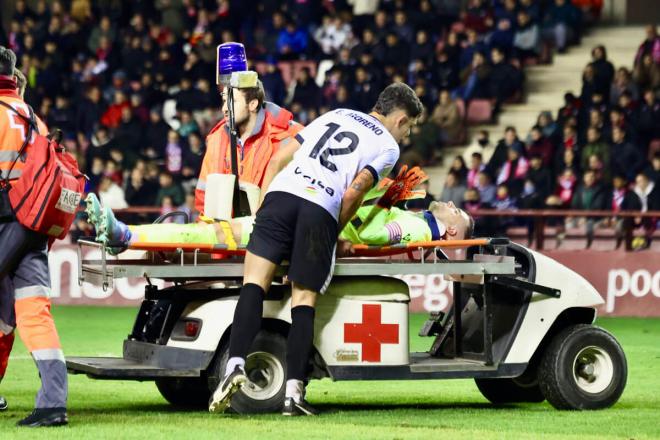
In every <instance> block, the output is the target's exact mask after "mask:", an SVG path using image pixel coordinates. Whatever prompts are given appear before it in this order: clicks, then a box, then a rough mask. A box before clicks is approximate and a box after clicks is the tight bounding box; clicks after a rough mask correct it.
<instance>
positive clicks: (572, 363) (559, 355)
mask: <svg viewBox="0 0 660 440" xmlns="http://www.w3.org/2000/svg"><path fill="white" fill-rule="evenodd" d="M627 377H628V366H627V363H626V355H625V354H624V353H623V350H622V349H621V346H620V345H619V343H618V342H617V340H616V339H615V338H614V336H612V335H611V334H610V333H608V332H607V331H605V330H603V329H602V328H600V327H595V326H592V325H586V324H579V325H574V326H571V327H568V328H566V329H564V330H563V331H562V332H560V333H559V334H557V335H556V336H555V337H554V338H553V339H552V342H551V343H550V345H549V346H548V348H547V350H546V351H545V353H544V354H543V358H542V359H541V365H540V367H539V385H540V387H541V390H542V391H543V394H544V395H545V398H546V399H548V402H550V404H552V406H554V407H555V408H557V409H602V408H608V407H610V406H612V405H614V403H616V401H617V400H619V397H621V393H623V389H624V388H625V386H626V379H627Z"/></svg>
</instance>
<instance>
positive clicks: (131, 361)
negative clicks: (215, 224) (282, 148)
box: [67, 238, 626, 413]
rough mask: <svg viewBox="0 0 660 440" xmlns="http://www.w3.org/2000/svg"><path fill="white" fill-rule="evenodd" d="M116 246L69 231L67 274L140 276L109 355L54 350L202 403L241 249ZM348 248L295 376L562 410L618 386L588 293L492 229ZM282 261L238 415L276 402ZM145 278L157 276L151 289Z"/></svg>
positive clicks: (94, 373) (175, 400) (90, 367)
mask: <svg viewBox="0 0 660 440" xmlns="http://www.w3.org/2000/svg"><path fill="white" fill-rule="evenodd" d="M455 248H461V251H460V252H459V253H457V254H458V258H457V259H449V258H447V256H446V255H445V254H444V252H443V250H447V249H455ZM129 251H130V252H126V253H124V254H122V255H121V256H120V258H117V257H112V256H110V255H108V254H107V253H106V251H105V249H104V247H103V246H101V245H100V244H99V243H96V242H93V241H84V240H83V241H79V242H78V252H79V281H80V282H81V283H82V282H89V283H92V284H95V285H97V286H102V287H103V288H105V289H107V288H111V287H112V286H113V283H114V281H115V280H118V279H120V278H141V279H144V280H146V281H147V285H146V286H145V296H144V299H143V300H142V303H141V305H140V307H139V310H138V312H137V315H136V318H135V322H134V325H133V328H132V330H130V333H129V335H128V337H127V338H126V339H125V340H124V341H123V354H122V356H121V357H75V356H74V357H68V358H67V367H68V369H69V372H71V373H74V374H86V375H88V376H89V377H91V378H94V379H115V380H137V381H145V380H148V381H154V382H155V383H156V386H157V387H158V390H159V391H160V393H161V394H162V395H163V397H164V398H165V399H166V400H168V401H169V402H171V403H172V404H175V405H179V406H180V405H186V406H187V405H193V406H201V407H204V406H205V405H207V402H208V399H209V395H210V393H212V392H213V391H214V390H215V389H216V387H217V385H218V383H219V380H220V377H221V374H222V372H224V368H225V364H226V361H227V359H228V340H229V334H230V332H231V326H232V321H233V316H234V311H235V307H236V303H237V301H238V297H239V292H240V286H241V282H242V278H243V261H244V260H243V255H242V254H243V253H244V252H245V249H229V248H228V247H227V246H217V245H216V246H213V245H207V246H202V245H184V244H176V243H175V244H169V243H155V244H153V243H152V244H147V243H136V244H133V245H132V246H131V247H130V249H129ZM354 251H355V253H354V255H352V256H351V257H349V258H339V259H338V260H337V262H336V264H335V269H334V277H333V279H332V282H331V283H330V285H329V287H328V290H327V291H326V293H325V294H324V295H321V296H319V297H318V298H317V303H316V318H315V330H314V355H313V356H312V358H311V359H310V371H309V377H308V379H318V378H324V377H329V378H331V379H332V380H336V381H337V380H393V379H396V380H417V379H452V378H473V379H474V380H475V381H476V384H477V386H478V388H479V390H480V391H481V392H482V394H483V395H484V396H485V397H486V398H488V399H489V400H491V401H492V402H494V403H514V402H541V401H543V400H544V399H547V400H549V401H550V403H551V404H552V405H553V406H556V407H557V408H570V409H584V408H590V409H597V408H606V407H608V406H611V405H612V404H614V403H615V402H616V401H617V399H618V398H619V396H620V395H621V393H622V391H623V387H624V386H625V381H626V379H625V378H626V370H625V362H626V361H625V355H624V353H623V351H622V350H621V348H620V346H619V345H618V344H617V343H616V341H615V340H614V338H613V337H612V336H611V335H609V334H606V332H604V331H603V330H602V329H599V328H597V327H594V326H592V325H589V324H591V323H593V321H594V319H595V316H596V310H595V308H596V307H597V306H599V305H601V304H603V300H602V298H601V296H600V295H599V293H598V292H597V291H596V290H595V289H594V288H593V286H591V285H590V284H589V283H588V282H587V281H586V280H584V278H582V277H580V276H579V275H578V274H576V273H574V272H572V271H571V270H570V269H568V268H567V267H565V266H563V265H561V264H559V263H557V262H556V261H554V260H552V259H550V258H548V257H547V256H545V255H542V254H540V253H538V252H535V251H533V250H531V249H528V248H525V247H524V246H521V245H518V244H516V243H510V242H509V241H508V240H507V239H493V238H483V239H475V240H464V241H441V242H426V243H411V244H407V245H392V246H385V247H374V246H354ZM397 254H399V255H397ZM285 273H286V264H284V265H282V266H281V267H280V268H279V270H278V272H277V273H276V282H275V283H274V284H273V285H272V286H271V288H270V290H269V292H268V294H267V295H266V298H265V301H264V307H263V315H262V328H261V330H260V332H259V334H258V335H257V338H256V339H255V343H254V344H253V346H252V349H251V350H252V352H251V353H250V354H249V355H248V358H247V363H246V370H247V372H248V376H249V378H250V382H251V385H250V387H248V388H245V389H243V390H242V391H240V392H239V393H237V394H236V395H235V396H234V397H233V398H232V403H231V405H232V408H233V409H234V410H235V411H237V412H239V413H254V412H274V411H279V410H280V409H281V406H282V403H283V399H284V390H285V387H286V386H285V385H286V384H285V382H286V381H285V377H286V376H285V365H286V337H287V332H288V328H289V326H290V325H291V314H290V299H291V293H290V286H289V285H287V284H286V283H284V282H282V281H283V280H282V279H281V278H278V277H280V276H283V275H284V274H285ZM406 275H410V276H412V277H415V276H417V275H421V276H424V275H427V277H426V280H438V279H443V278H444V281H443V282H446V281H451V283H446V284H445V285H451V292H439V291H437V290H438V289H436V290H435V291H434V292H433V295H434V296H435V297H434V298H431V297H427V296H426V293H424V297H423V298H419V292H415V291H413V290H412V289H411V288H410V286H409V285H408V284H407V283H406V281H405V279H406V278H405V276H406ZM152 279H160V280H164V281H167V282H170V283H169V284H168V285H166V286H165V287H159V286H158V285H156V284H152V282H151V280H152ZM440 297H443V298H445V299H446V302H444V304H443V305H442V306H440V305H438V304H440V303H438V302H436V303H435V304H436V305H435V306H433V304H432V307H431V308H432V310H433V311H432V313H431V314H430V316H429V318H428V320H427V321H426V322H425V323H424V324H423V325H422V327H421V328H420V330H419V335H420V336H421V337H426V338H428V339H427V340H428V341H429V345H428V349H427V350H425V351H421V352H416V351H411V350H410V348H411V347H410V344H409V334H410V333H409V323H410V321H409V313H410V306H411V303H412V302H413V300H416V301H419V300H420V299H422V300H424V302H425V305H426V300H433V299H436V300H437V299H438V298H440ZM439 309H443V310H444V311H442V312H441V311H440V310H439ZM612 341H614V342H612ZM567 353H570V355H569V354H567ZM576 353H577V355H576ZM540 359H552V360H557V359H560V360H561V359H564V360H565V362H564V361H562V362H559V361H556V362H555V361H553V362H549V361H548V362H539V360H540ZM541 382H542V383H543V386H541ZM548 389H550V390H553V391H552V392H547V393H546V392H545V391H544V390H548Z"/></svg>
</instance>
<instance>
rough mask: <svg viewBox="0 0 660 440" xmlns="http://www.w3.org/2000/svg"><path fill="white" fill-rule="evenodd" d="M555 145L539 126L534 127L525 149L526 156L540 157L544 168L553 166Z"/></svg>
mask: <svg viewBox="0 0 660 440" xmlns="http://www.w3.org/2000/svg"><path fill="white" fill-rule="evenodd" d="M554 149H555V148H554V145H552V142H551V141H550V139H548V138H547V137H546V136H544V134H543V130H542V129H541V127H539V126H538V125H535V126H534V127H532V130H531V131H530V134H529V141H528V142H527V146H526V148H525V152H526V156H527V157H532V156H539V157H540V158H541V160H542V163H543V166H546V167H547V166H552V160H553V157H554Z"/></svg>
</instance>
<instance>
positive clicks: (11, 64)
mask: <svg viewBox="0 0 660 440" xmlns="http://www.w3.org/2000/svg"><path fill="white" fill-rule="evenodd" d="M15 68H16V54H15V53H14V51H13V50H11V49H7V48H6V47H4V46H0V75H6V76H12V75H14V69H15Z"/></svg>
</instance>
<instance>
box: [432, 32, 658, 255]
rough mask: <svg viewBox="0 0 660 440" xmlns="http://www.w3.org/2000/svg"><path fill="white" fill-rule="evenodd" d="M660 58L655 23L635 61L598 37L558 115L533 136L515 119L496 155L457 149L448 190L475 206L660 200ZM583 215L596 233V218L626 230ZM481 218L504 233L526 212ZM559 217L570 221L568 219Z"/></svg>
mask: <svg viewBox="0 0 660 440" xmlns="http://www.w3.org/2000/svg"><path fill="white" fill-rule="evenodd" d="M659 62H660V36H658V34H657V33H656V28H655V27H654V26H648V27H647V36H646V39H645V40H644V41H643V42H642V44H641V45H640V47H639V50H638V52H637V54H636V55H635V58H634V63H633V69H632V71H631V70H630V69H628V68H626V67H619V68H618V69H615V68H614V66H613V65H612V63H610V62H609V61H608V60H607V51H606V48H605V47H602V46H597V47H595V48H594V49H593V50H592V60H591V61H590V62H589V63H588V64H587V65H586V67H585V68H584V71H583V76H582V90H581V93H580V95H579V96H576V95H574V94H573V93H566V95H565V97H564V100H565V104H564V106H563V107H561V108H560V109H558V111H557V114H556V117H554V116H553V114H552V113H551V112H543V113H541V114H540V115H539V117H538V120H537V122H536V125H534V126H533V127H532V128H531V129H530V131H529V133H528V134H527V137H526V138H521V137H520V135H519V133H517V132H516V130H515V128H513V127H507V128H506V130H505V132H504V137H503V138H502V139H500V140H499V141H498V142H497V144H496V146H495V150H494V153H493V155H492V157H491V158H490V160H489V161H488V162H484V160H483V156H482V154H481V153H480V152H478V151H477V152H474V153H473V154H472V156H471V158H470V163H469V164H466V163H465V161H464V160H463V158H462V157H460V156H459V157H456V158H455V159H454V162H453V163H452V166H451V171H450V175H449V178H448V179H447V183H446V186H445V188H444V191H443V193H442V195H441V197H440V198H441V199H443V200H445V199H450V200H453V201H454V203H455V204H457V205H458V206H464V207H465V208H466V209H467V210H468V211H474V210H475V209H480V208H481V209H483V208H494V209H498V210H512V209H519V208H520V209H539V208H547V209H575V210H612V211H613V212H618V211H621V210H639V211H642V212H645V211H657V210H660V186H659V185H660V184H659V178H660V101H658V99H657V93H658V87H659V86H660V77H658V74H659V73H660V70H659V69H660V64H659ZM478 142H479V144H480V145H482V146H484V147H486V146H487V145H488V144H489V136H488V132H487V131H482V132H481V133H479V139H478ZM583 221H584V223H585V224H586V228H587V234H588V235H590V234H593V229H594V227H596V226H615V228H616V230H617V234H618V237H619V239H621V238H622V232H623V231H622V228H623V226H624V221H623V220H619V221H616V222H612V221H609V220H604V221H602V219H597V218H586V219H584V220H583ZM521 222H522V221H519V222H518V224H521ZM657 222H658V219H655V218H650V219H646V220H643V221H638V222H637V225H638V226H642V227H643V228H644V230H645V232H646V235H647V238H649V237H650V235H651V234H652V233H653V232H654V231H655V229H656V227H657ZM477 223H478V224H480V227H481V228H482V231H486V233H496V232H498V231H499V232H503V231H504V230H506V228H507V227H509V226H513V225H515V224H516V221H515V220H514V219H513V218H511V217H507V218H506V219H502V220H496V219H494V218H481V219H479V220H478V222H477ZM522 223H523V224H524V222H522ZM557 223H558V226H560V230H561V229H562V228H563V224H562V222H561V221H559V220H557ZM648 244H649V242H648V240H647V242H646V243H645V245H647V246H648Z"/></svg>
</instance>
